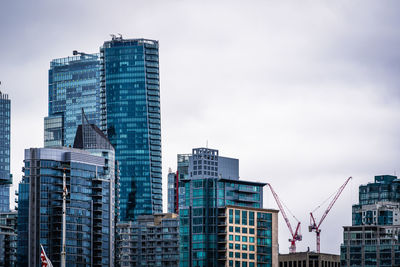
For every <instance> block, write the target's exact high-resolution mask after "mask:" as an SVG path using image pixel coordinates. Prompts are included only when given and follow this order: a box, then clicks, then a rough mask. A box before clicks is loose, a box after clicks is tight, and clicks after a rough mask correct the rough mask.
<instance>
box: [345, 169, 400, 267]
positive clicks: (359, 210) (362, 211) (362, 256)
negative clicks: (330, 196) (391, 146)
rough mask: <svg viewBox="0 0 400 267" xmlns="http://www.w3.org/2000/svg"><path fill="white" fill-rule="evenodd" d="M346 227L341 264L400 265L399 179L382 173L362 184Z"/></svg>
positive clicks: (381, 266)
mask: <svg viewBox="0 0 400 267" xmlns="http://www.w3.org/2000/svg"><path fill="white" fill-rule="evenodd" d="M343 230H344V231H343V244H342V245H341V247H340V261H341V266H380V267H383V266H388V267H389V266H400V180H399V179H397V177H396V176H392V175H379V176H375V179H374V182H373V183H368V184H366V185H360V187H359V203H358V204H355V205H353V207H352V226H344V227H343Z"/></svg>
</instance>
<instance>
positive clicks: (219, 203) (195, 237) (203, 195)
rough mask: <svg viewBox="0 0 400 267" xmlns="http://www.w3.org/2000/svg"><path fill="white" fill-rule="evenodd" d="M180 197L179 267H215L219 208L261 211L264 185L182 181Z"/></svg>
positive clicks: (196, 180)
mask: <svg viewBox="0 0 400 267" xmlns="http://www.w3.org/2000/svg"><path fill="white" fill-rule="evenodd" d="M179 186H180V194H179V197H180V198H181V199H182V200H183V199H184V200H185V201H184V204H183V205H180V207H179V216H180V254H181V257H180V266H182V267H186V266H217V259H218V254H217V247H218V246H217V245H218V208H221V207H225V206H226V205H235V206H239V207H250V208H261V207H262V203H263V187H264V186H265V184H263V183H255V182H248V181H240V180H231V179H219V178H206V179H188V180H182V181H181V182H180V184H179Z"/></svg>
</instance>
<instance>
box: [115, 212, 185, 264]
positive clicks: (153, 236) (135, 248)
mask: <svg viewBox="0 0 400 267" xmlns="http://www.w3.org/2000/svg"><path fill="white" fill-rule="evenodd" d="M117 232H118V241H117V259H116V262H117V265H118V266H121V267H122V266H163V267H164V266H171V267H172V266H174V267H178V266H179V218H178V216H177V215H176V214H174V213H163V214H155V215H140V216H138V218H137V220H136V221H135V222H132V221H131V222H125V223H119V224H118V225H117Z"/></svg>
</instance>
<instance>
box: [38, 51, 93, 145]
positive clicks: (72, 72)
mask: <svg viewBox="0 0 400 267" xmlns="http://www.w3.org/2000/svg"><path fill="white" fill-rule="evenodd" d="M82 108H83V109H84V110H85V113H86V116H87V118H88V120H89V121H90V123H93V124H96V125H100V58H99V55H98V54H85V53H79V52H77V51H74V56H72V57H66V58H58V59H54V60H52V61H51V62H50V70H49V116H48V117H46V118H45V119H44V130H45V132H44V146H45V147H50V146H72V145H73V144H74V138H75V133H76V129H77V127H78V125H79V123H80V121H81V120H80V118H81V110H82Z"/></svg>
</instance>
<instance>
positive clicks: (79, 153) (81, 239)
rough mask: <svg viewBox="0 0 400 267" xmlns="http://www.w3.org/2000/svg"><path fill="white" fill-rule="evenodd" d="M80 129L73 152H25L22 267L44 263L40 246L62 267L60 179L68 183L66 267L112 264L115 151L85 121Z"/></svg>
mask: <svg viewBox="0 0 400 267" xmlns="http://www.w3.org/2000/svg"><path fill="white" fill-rule="evenodd" d="M82 122H83V125H79V126H78V129H77V134H76V138H75V140H74V148H69V147H68V148H67V147H51V148H31V149H26V150H25V160H24V163H25V166H24V168H23V171H24V176H23V178H22V182H21V183H20V184H19V195H18V197H19V207H18V226H17V229H18V230H17V232H18V249H17V261H18V264H19V265H18V266H32V267H36V266H39V265H40V251H41V250H40V245H43V247H44V249H45V251H46V254H47V256H48V257H49V258H50V260H51V261H52V263H53V265H54V266H59V265H60V252H61V236H62V192H63V188H62V179H63V175H64V173H65V174H66V180H67V190H68V195H67V209H66V254H67V256H66V261H67V262H66V265H67V266H98V267H100V266H101V267H104V266H109V267H112V266H114V258H115V255H114V253H115V247H114V244H115V242H114V241H115V236H114V229H115V228H114V227H115V211H117V210H118V208H117V207H115V205H116V204H118V202H117V201H115V186H116V185H115V183H116V181H118V171H117V170H116V169H115V158H114V155H115V154H114V149H113V147H112V146H111V144H110V143H109V142H108V141H107V138H106V136H105V135H104V134H103V132H102V131H101V130H100V129H99V128H97V126H95V125H93V124H89V123H88V121H87V119H86V118H84V119H83V120H82Z"/></svg>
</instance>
